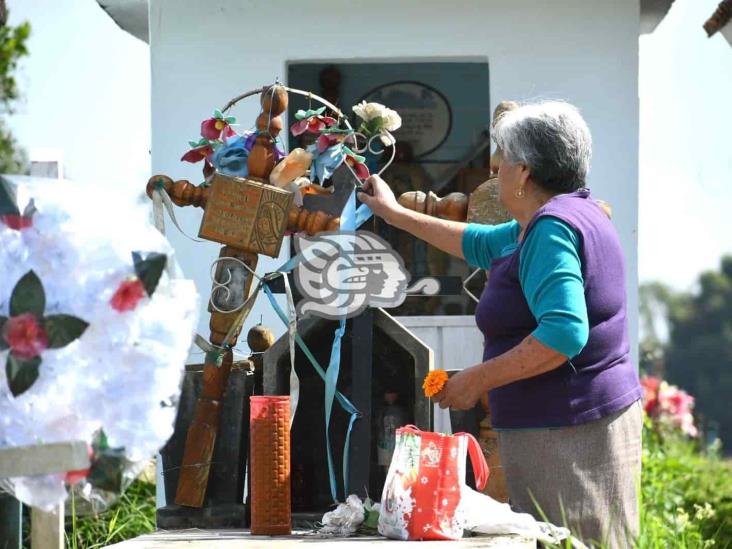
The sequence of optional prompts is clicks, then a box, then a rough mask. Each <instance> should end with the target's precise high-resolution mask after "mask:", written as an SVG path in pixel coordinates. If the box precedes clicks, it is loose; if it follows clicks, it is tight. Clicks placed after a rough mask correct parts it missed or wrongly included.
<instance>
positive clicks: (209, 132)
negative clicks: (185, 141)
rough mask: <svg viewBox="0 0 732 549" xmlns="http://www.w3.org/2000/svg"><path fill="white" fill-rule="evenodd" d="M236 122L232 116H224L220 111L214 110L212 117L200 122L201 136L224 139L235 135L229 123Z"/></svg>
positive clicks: (212, 139)
mask: <svg viewBox="0 0 732 549" xmlns="http://www.w3.org/2000/svg"><path fill="white" fill-rule="evenodd" d="M234 123H236V118H234V117H233V116H224V115H223V114H222V113H221V111H218V110H217V111H214V115H213V118H208V119H206V120H204V121H203V122H201V136H203V137H205V138H206V139H209V140H211V141H216V140H219V141H224V140H226V139H228V138H229V137H233V136H235V135H236V132H235V131H234V130H233V129H232V128H231V124H234Z"/></svg>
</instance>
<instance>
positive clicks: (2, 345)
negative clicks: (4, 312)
mask: <svg viewBox="0 0 732 549" xmlns="http://www.w3.org/2000/svg"><path fill="white" fill-rule="evenodd" d="M7 321H8V317H6V316H0V351H4V350H5V349H9V348H10V346H9V345H8V342H7V341H5V338H4V337H3V328H4V327H5V323H6V322H7Z"/></svg>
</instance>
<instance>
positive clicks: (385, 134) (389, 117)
mask: <svg viewBox="0 0 732 549" xmlns="http://www.w3.org/2000/svg"><path fill="white" fill-rule="evenodd" d="M352 109H353V112H354V113H355V114H356V116H358V117H359V118H360V119H361V120H362V122H361V126H359V128H358V131H359V132H360V133H362V134H364V135H365V136H366V137H368V138H370V137H373V136H376V135H378V136H379V137H380V138H381V142H382V143H384V145H386V146H387V147H388V146H389V145H393V144H394V137H393V136H392V135H391V134H390V133H389V132H394V131H396V130H398V129H399V128H401V126H402V118H401V116H399V113H397V112H396V111H395V110H392V109H389V108H387V107H385V106H384V105H382V104H381V103H367V102H366V101H361V102H360V103H359V104H358V105H354V106H353V107H352Z"/></svg>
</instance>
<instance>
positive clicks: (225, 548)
mask: <svg viewBox="0 0 732 549" xmlns="http://www.w3.org/2000/svg"><path fill="white" fill-rule="evenodd" d="M414 543H415V542H413V541H395V540H388V539H386V538H382V537H378V536H360V537H352V538H330V537H322V536H319V535H317V534H313V533H310V532H304V531H299V532H298V531H296V532H293V535H292V536H278V537H267V536H252V535H251V534H250V533H249V532H248V531H247V530H197V529H191V530H174V531H159V532H155V533H153V534H147V535H145V536H140V537H138V538H135V539H132V540H128V541H123V542H122V543H117V544H115V545H110V546H108V547H110V548H114V549H179V548H186V549H202V548H204V547H207V548H208V547H212V548H213V547H215V548H216V549H281V548H286V547H293V546H295V545H302V546H303V549H305V547H307V546H308V545H310V546H311V547H312V546H313V545H314V544H317V545H321V544H323V545H324V544H328V547H329V548H330V549H341V548H345V549H365V548H366V547H368V546H369V545H373V544H389V546H391V547H396V546H397V545H399V544H401V545H403V546H410V547H414ZM425 543H429V544H430V545H429V547H430V549H439V548H440V547H451V548H452V549H459V548H463V547H465V548H470V549H475V548H486V547H487V548H493V549H499V548H500V549H504V548H505V549H536V540H533V539H530V538H525V537H523V536H517V535H509V536H476V537H471V538H463V539H462V540H460V541H429V542H425Z"/></svg>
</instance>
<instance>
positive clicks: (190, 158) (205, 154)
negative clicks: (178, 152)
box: [180, 144, 213, 164]
mask: <svg viewBox="0 0 732 549" xmlns="http://www.w3.org/2000/svg"><path fill="white" fill-rule="evenodd" d="M212 154H213V148H212V147H211V145H209V144H206V145H201V146H200V147H195V148H193V149H191V150H190V151H188V152H187V153H185V154H184V155H183V156H181V157H180V159H181V160H183V161H185V162H191V163H192V164H195V163H196V162H200V161H201V160H203V159H204V158H205V159H209V158H210V156H211V155H212Z"/></svg>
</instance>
